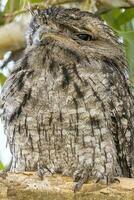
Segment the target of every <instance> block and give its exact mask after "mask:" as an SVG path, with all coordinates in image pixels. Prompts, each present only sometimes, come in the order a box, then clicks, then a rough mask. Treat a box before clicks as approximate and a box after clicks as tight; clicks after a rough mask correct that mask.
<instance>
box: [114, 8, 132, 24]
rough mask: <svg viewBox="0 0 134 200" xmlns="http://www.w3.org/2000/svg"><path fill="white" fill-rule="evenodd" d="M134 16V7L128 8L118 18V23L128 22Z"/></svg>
mask: <svg viewBox="0 0 134 200" xmlns="http://www.w3.org/2000/svg"><path fill="white" fill-rule="evenodd" d="M133 18H134V8H130V9H126V10H125V11H124V12H123V13H121V14H120V15H119V17H118V18H117V23H118V25H119V26H121V25H122V24H126V23H127V22H129V21H130V20H132V19H133Z"/></svg>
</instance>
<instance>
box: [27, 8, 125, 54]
mask: <svg viewBox="0 0 134 200" xmlns="http://www.w3.org/2000/svg"><path fill="white" fill-rule="evenodd" d="M28 32H29V34H28V37H27V38H28V39H27V41H28V46H29V45H31V46H37V47H38V46H46V47H47V46H55V47H60V49H64V50H68V51H69V50H71V52H74V54H75V53H77V55H78V54H80V55H87V57H88V56H90V55H93V56H96V57H97V56H106V57H111V58H114V57H120V56H121V57H122V56H124V52H123V50H122V46H121V44H119V42H118V38H117V37H116V36H115V34H114V33H113V31H112V30H111V29H110V28H109V27H108V26H107V25H105V23H104V22H103V21H102V20H100V19H99V18H98V17H96V16H95V15H94V14H92V13H89V12H86V11H80V10H79V9H77V8H71V9H65V8H57V7H52V8H48V9H46V10H39V9H37V10H35V11H33V18H32V20H31V23H30V26H29V31H28ZM51 49H52V48H51ZM59 56H60V55H59Z"/></svg>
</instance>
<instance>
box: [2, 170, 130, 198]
mask: <svg viewBox="0 0 134 200" xmlns="http://www.w3.org/2000/svg"><path fill="white" fill-rule="evenodd" d="M73 186H74V183H73V181H72V178H70V177H65V176H60V175H53V176H49V175H47V176H45V177H44V180H40V179H39V177H37V175H36V174H35V173H31V172H27V173H26V172H25V173H23V174H22V173H18V174H15V173H8V176H7V177H6V178H5V179H3V178H0V199H1V200H2V199H3V200H9V199H10V200H33V199H36V200H52V199H54V200H64V199H66V200H73V199H77V200H78V199H79V200H89V199H94V200H100V199H101V200H111V199H112V200H116V199H117V197H118V200H122V199H123V200H133V197H134V190H133V188H134V179H129V178H120V183H114V184H111V185H109V186H106V185H101V184H99V183H97V184H96V183H94V182H93V181H90V182H88V183H87V184H84V185H83V187H82V189H81V190H80V191H79V192H76V193H74V192H73Z"/></svg>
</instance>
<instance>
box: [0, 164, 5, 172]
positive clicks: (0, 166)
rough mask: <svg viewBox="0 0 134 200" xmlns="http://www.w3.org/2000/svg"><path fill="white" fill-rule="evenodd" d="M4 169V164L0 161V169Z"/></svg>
mask: <svg viewBox="0 0 134 200" xmlns="http://www.w3.org/2000/svg"><path fill="white" fill-rule="evenodd" d="M3 169H4V165H3V164H2V162H0V170H3Z"/></svg>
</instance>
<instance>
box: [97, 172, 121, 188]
mask: <svg viewBox="0 0 134 200" xmlns="http://www.w3.org/2000/svg"><path fill="white" fill-rule="evenodd" d="M115 182H118V183H120V180H119V179H118V178H117V177H114V176H111V175H110V174H103V175H101V176H99V177H98V178H97V179H96V181H95V183H101V184H105V185H107V186H108V185H110V184H111V183H115Z"/></svg>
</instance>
